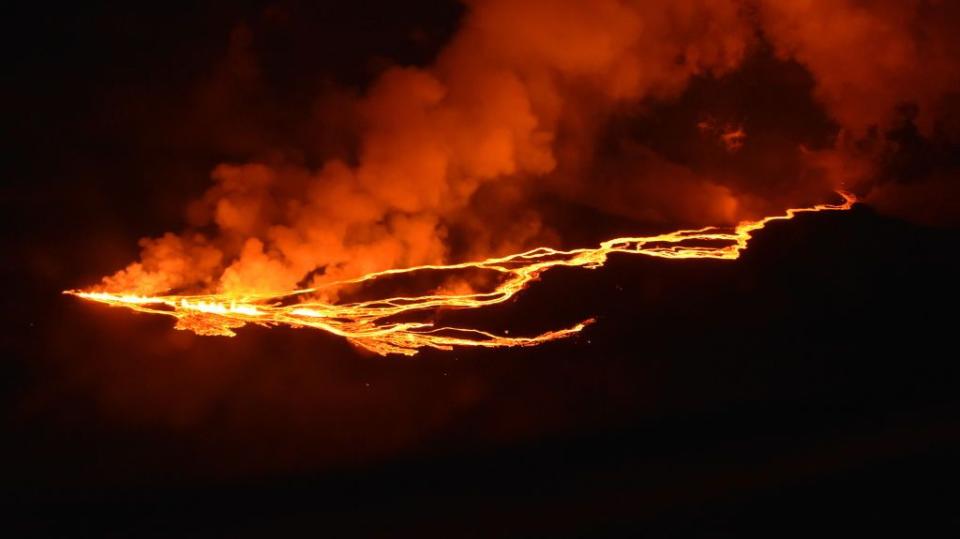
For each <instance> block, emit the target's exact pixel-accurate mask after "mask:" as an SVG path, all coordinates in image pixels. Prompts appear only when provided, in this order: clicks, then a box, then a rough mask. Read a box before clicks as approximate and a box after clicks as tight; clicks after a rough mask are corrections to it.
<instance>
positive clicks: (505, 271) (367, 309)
mask: <svg viewBox="0 0 960 539" xmlns="http://www.w3.org/2000/svg"><path fill="white" fill-rule="evenodd" d="M840 195H841V196H842V197H843V202H842V203H841V204H820V205H817V206H812V207H809V208H796V209H789V210H787V211H786V213H785V214H783V215H777V216H772V217H766V218H763V219H761V220H758V221H744V222H742V223H740V224H739V225H737V226H736V227H733V228H726V229H725V228H721V227H705V228H700V229H696V230H680V231H677V232H671V233H668V234H659V235H655V236H646V237H624V238H614V239H612V240H608V241H605V242H603V243H602V244H600V246H599V247H596V248H592V249H573V250H569V251H560V250H556V249H551V248H549V247H539V248H537V249H533V250H530V251H526V252H523V253H519V254H514V255H510V256H505V257H501V258H490V259H487V260H481V261H477V262H465V263H461V264H450V265H428V266H417V267H412V268H405V269H393V270H387V271H381V272H376V273H370V274H367V275H364V276H363V277H359V278H357V279H351V280H346V281H339V282H336V283H330V284H328V285H326V287H339V286H344V285H350V284H359V283H365V282H369V281H373V280H375V279H380V278H383V277H386V276H391V275H402V274H412V273H414V272H421V271H427V270H429V271H440V272H455V271H463V270H485V271H493V272H496V273H497V274H499V275H500V277H501V278H502V279H501V280H500V281H499V283H498V284H497V285H496V287H495V288H494V289H493V290H491V291H485V292H472V293H462V294H441V293H436V292H434V293H430V294H424V295H419V296H411V297H405V296H398V297H391V298H387V299H378V300H372V301H360V302H354V303H342V304H337V303H329V302H320V301H316V300H315V299H313V298H314V297H315V296H316V292H318V291H319V289H316V288H310V289H304V290H296V291H293V292H289V293H284V294H247V295H231V294H209V295H191V296H181V295H167V296H153V297H146V296H139V295H132V294H123V293H105V292H84V291H79V290H70V291H66V292H65V293H66V294H72V295H75V296H78V297H81V298H83V299H87V300H91V301H96V302H100V303H106V304H108V305H112V306H119V307H126V308H128V309H132V310H135V311H140V312H145V313H153V314H163V315H167V316H172V317H174V318H176V319H177V325H176V328H177V329H185V330H190V331H193V332H195V333H197V334H200V335H222V336H233V335H235V333H234V331H233V330H234V329H236V328H239V327H242V326H244V325H246V324H249V323H253V324H260V325H263V326H276V325H287V326H291V327H312V328H317V329H321V330H324V331H328V332H330V333H333V334H335V335H340V336H342V337H345V338H347V339H349V340H350V341H351V342H353V343H354V344H356V345H358V346H362V347H363V348H366V349H368V350H371V351H373V352H376V353H378V354H381V355H386V354H404V355H414V354H416V353H417V352H418V351H419V350H420V349H421V348H424V347H431V348H438V349H441V350H450V349H452V348H453V347H454V346H483V347H488V348H497V347H506V346H533V345H537V344H540V343H544V342H547V341H552V340H555V339H561V338H564V337H569V336H571V335H574V334H576V333H578V332H580V331H581V330H583V328H585V327H586V326H587V325H588V324H590V323H591V322H592V320H585V321H583V322H581V323H579V324H577V325H575V326H573V327H570V328H566V329H560V330H555V331H549V332H546V333H543V334H540V335H536V336H532V337H512V336H502V335H495V334H493V333H490V332H487V331H481V330H479V329H474V328H468V327H447V326H436V325H434V324H433V323H432V322H429V321H426V322H402V321H397V320H398V319H400V318H402V317H403V316H404V315H409V314H412V313H422V312H430V311H436V310H437V309H441V308H443V309H478V308H481V307H486V306H490V305H495V304H498V303H503V302H505V301H507V300H509V299H510V298H512V297H514V296H515V295H517V294H518V293H519V292H520V291H521V290H523V289H525V288H526V287H527V286H529V285H530V283H531V282H533V281H535V280H536V279H537V278H538V277H539V276H540V274H542V273H543V272H545V271H547V270H549V269H550V268H554V267H557V266H568V267H582V268H588V269H594V268H598V267H601V266H603V265H604V264H605V263H606V261H607V257H608V256H609V255H610V254H611V253H624V254H642V255H647V256H655V257H660V258H713V259H722V260H734V259H736V258H738V257H739V256H740V252H741V251H743V250H744V249H746V247H747V243H748V242H749V240H750V237H751V235H752V234H753V232H754V231H755V230H759V229H761V228H763V227H764V226H766V224H767V223H770V222H772V221H778V220H788V219H792V218H793V217H794V216H796V215H797V214H799V213H804V212H819V211H831V210H847V209H849V208H850V207H851V206H852V205H853V203H854V202H855V200H856V199H855V197H854V196H853V195H851V194H849V193H843V192H841V193H840Z"/></svg>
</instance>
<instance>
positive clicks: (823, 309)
mask: <svg viewBox="0 0 960 539" xmlns="http://www.w3.org/2000/svg"><path fill="white" fill-rule="evenodd" d="M307 4H308V3H305V2H304V3H297V2H288V3H275V4H271V5H263V4H262V3H256V2H243V3H238V2H231V3H227V2H199V3H198V4H197V5H193V6H189V7H183V8H182V9H178V8H174V7H170V6H166V5H165V6H163V7H156V8H133V7H119V8H118V7H106V6H96V7H91V6H82V7H81V6H76V7H70V8H65V9H60V10H56V11H52V10H50V11H47V10H41V9H40V8H36V9H29V10H28V9H24V10H21V11H20V12H16V13H12V14H9V15H8V17H7V26H8V29H7V31H6V32H5V33H6V36H5V39H6V40H7V41H8V43H7V45H6V50H7V56H8V61H7V63H6V70H5V71H6V76H7V81H8V82H7V83H6V84H5V85H4V86H5V88H4V96H5V99H4V102H5V105H6V107H5V108H6V109H8V110H7V112H6V114H5V117H6V118H7V120H6V122H5V124H6V125H7V126H8V130H7V132H8V137H9V140H10V142H12V143H13V145H12V147H10V146H9V143H8V149H7V152H6V153H7V161H8V169H7V172H6V173H5V174H4V176H5V177H6V178H7V180H6V181H4V182H2V186H0V199H2V200H3V202H4V215H5V217H6V219H5V221H6V225H5V226H4V227H3V235H4V236H3V244H4V246H5V251H6V253H7V254H6V256H5V257H4V262H5V263H4V264H3V275H4V276H5V279H4V281H5V282H6V283H7V286H6V290H5V292H4V294H3V311H2V312H3V315H2V316H3V328H4V329H3V331H2V333H0V342H2V344H3V352H4V353H3V357H2V362H0V406H2V409H0V410H2V415H0V418H2V419H0V439H2V440H3V443H2V448H0V452H2V457H3V458H2V460H0V463H2V464H0V466H2V469H0V477H2V478H3V480H2V481H0V483H2V486H0V492H2V496H3V499H2V504H3V506H4V507H5V508H6V509H7V511H5V513H6V514H7V516H5V517H3V518H4V523H3V525H2V528H5V529H9V530H13V533H12V535H9V536H10V537H32V536H38V537H47V536H50V537H88V536H89V537H101V536H102V537H210V536H214V537H217V536H224V537H286V536H294V535H296V536H299V535H301V534H303V533H312V534H317V535H319V534H325V535H327V536H334V537H340V536H357V537H394V536H400V537H405V536H420V537H424V536H426V537H432V536H444V537H491V536H492V537H608V536H609V537H627V536H629V537H635V536H653V537H687V536H694V537H701V536H702V537H718V536H720V537H724V536H730V537H738V536H741V535H743V534H744V533H757V534H764V535H766V536H784V535H788V536H789V535H805V536H809V535H810V534H827V533H829V534H834V533H846V534H855V535H856V536H861V535H866V534H868V533H875V532H880V531H887V532H890V531H894V532H898V533H904V534H909V535H911V536H917V535H923V536H926V535H930V534H932V533H934V532H936V533H935V535H951V533H950V531H951V530H952V532H953V533H956V531H958V529H960V513H958V512H957V510H956V502H957V484H958V482H957V481H958V480H960V474H958V469H957V465H956V460H957V455H958V454H960V453H958V451H960V419H958V418H960V397H958V392H957V388H958V387H960V386H958V383H960V366H958V364H957V361H956V356H957V354H956V353H955V352H954V351H953V348H954V344H955V340H956V339H955V332H956V326H957V319H956V318H957V317H956V314H955V308H956V305H957V301H958V299H960V297H958V296H960V294H958V286H957V280H956V278H957V277H956V276H957V275H958V271H960V264H958V262H957V261H956V260H955V253H956V252H960V236H958V235H957V228H956V227H955V226H952V225H951V222H954V223H955V222H956V220H955V219H953V218H941V219H936V220H934V221H935V222H929V220H917V219H905V218H903V217H902V216H903V215H910V214H911V212H909V211H904V212H888V211H878V209H877V208H875V207H873V206H871V205H870V204H859V205H857V206H855V207H854V208H853V209H852V210H851V211H849V212H830V213H820V214H808V215H803V216H801V217H799V218H797V219H796V220H794V221H791V222H786V223H777V224H773V225H770V226H768V227H767V228H766V229H764V230H762V231H760V232H759V233H757V234H756V237H755V240H754V241H753V242H751V244H750V248H749V249H748V250H747V251H746V252H745V253H744V255H743V257H742V258H741V259H740V260H738V261H735V262H729V261H710V260H689V261H667V260H661V259H652V258H646V257H625V256H615V257H613V258H612V260H611V261H610V262H609V263H608V264H607V266H605V267H604V268H602V269H598V270H592V271H590V270H582V269H570V270H565V269H560V270H556V271H552V272H550V273H548V274H546V275H545V276H544V278H543V279H542V282H540V283H539V284H538V285H537V286H536V287H534V288H531V289H530V290H529V291H527V292H525V293H524V294H522V296H521V297H520V298H519V299H518V300H516V301H511V302H508V303H506V304H504V305H500V306H497V307H496V308H492V309H488V310H484V311H483V312H481V313H467V314H462V315H459V314H458V313H452V314H450V315H449V316H453V317H456V316H464V317H467V318H468V319H469V320H473V321H478V322H479V323H481V324H484V325H486V326H488V327H496V328H503V327H509V328H512V329H514V330H516V331H519V332H525V333H533V332H537V331H542V330H545V329H553V328H555V327H563V326H567V325H569V324H571V323H572V322H576V321H579V320H582V319H584V318H589V317H594V318H596V320H597V322H596V323H595V324H594V325H592V326H591V327H590V328H588V329H587V330H586V331H584V332H583V333H582V334H580V335H578V336H576V337H574V338H572V339H569V340H564V341H559V342H553V343H548V344H546V345H543V346H540V347H535V348H525V349H510V350H455V351H452V352H440V351H424V352H422V353H421V354H419V355H417V356H416V357H414V358H398V357H392V356H391V357H385V358H384V357H379V356H374V355H372V354H370V353H366V352H363V351H360V350H358V349H357V348H356V347H354V346H352V345H350V344H349V343H348V342H346V341H344V340H343V339H340V338H337V337H335V336H332V335H327V334H324V333H321V332H316V331H309V330H303V329H301V330H296V329H289V328H275V329H266V328H259V327H251V328H245V329H244V330H242V331H240V332H239V335H238V336H237V337H235V338H232V339H228V338H214V337H201V336H196V335H193V334H190V333H187V332H181V331H174V330H173V329H172V323H171V321H170V320H169V319H167V318H163V317H150V316H146V315H138V314H133V313H130V312H127V311H122V310H119V309H110V308H107V307H104V306H101V305H94V304H89V303H85V302H81V301H79V300H78V299H76V298H71V297H67V296H63V295H62V294H61V292H62V291H63V290H66V289H73V288H78V287H84V286H89V285H91V284H94V283H96V282H98V281H99V279H100V278H101V277H103V276H104V275H108V274H110V273H112V272H114V271H116V270H117V269H119V268H122V267H123V266H124V265H126V264H128V263H129V262H130V261H132V260H135V259H136V258H137V256H138V253H139V247H138V243H137V242H138V240H139V239H140V238H142V237H155V236H158V235H160V234H163V233H164V232H165V231H169V230H180V229H181V228H182V226H183V223H184V221H185V220H189V215H188V213H189V208H188V202H189V201H190V200H194V199H197V198H200V197H202V196H203V193H204V192H205V191H206V190H207V188H208V187H209V185H210V172H211V170H213V169H214V167H216V166H217V165H218V164H219V163H223V162H250V161H263V162H270V163H273V162H278V161H284V162H291V161H292V162H295V163H297V164H298V165H299V166H304V167H313V168H315V167H318V166H319V165H320V164H321V163H322V162H323V160H324V159H325V158H327V157H328V156H330V155H348V154H350V152H351V151H353V150H352V149H353V148H355V146H356V144H357V142H356V140H355V139H353V138H351V137H355V136H356V135H355V130H353V129H351V126H352V124H353V122H354V120H353V119H352V118H350V117H347V116H348V115H345V114H338V112H342V107H341V106H340V105H339V104H341V103H343V102H347V101H349V100H350V99H353V97H355V96H357V95H361V94H363V92H364V89H365V88H367V87H369V85H370V84H371V83H373V81H375V80H376V78H377V76H378V75H379V74H380V73H382V72H383V71H384V70H386V69H387V68H388V67H389V66H392V65H426V64H429V63H431V62H432V61H433V60H434V58H435V57H436V55H437V54H438V51H439V50H441V48H442V47H443V45H444V44H445V43H447V42H448V41H449V40H450V38H451V36H452V35H453V34H454V32H455V31H456V29H457V28H458V25H459V21H460V20H461V17H462V15H463V13H464V8H463V6H461V5H460V4H458V3H455V2H426V1H419V0H418V1H414V2H403V3H399V2H365V3H329V4H330V5H329V6H322V5H321V6H313V5H307ZM401 4H402V5H401ZM248 41H249V42H250V43H252V45H249V47H246V48H245V46H242V44H243V43H246V42H248ZM237 43H240V45H238V44H237ZM238 48H239V49H242V50H246V51H252V52H248V55H252V56H249V57H252V58H255V59H256V68H255V71H256V76H255V77H254V78H255V82H254V83H252V84H249V85H245V84H240V85H238V86H237V87H236V88H235V87H234V86H230V82H229V81H231V80H234V79H235V78H236V77H240V78H243V77H244V76H245V75H244V73H246V72H247V71H248V70H249V69H250V68H249V66H248V65H247V64H245V63H244V62H247V61H248V60H249V57H248V56H243V55H240V56H237V55H236V53H235V51H236V50H238ZM231 51H234V53H232V52H231ZM232 54H233V55H232ZM765 77H769V78H771V80H773V79H775V80H777V81H779V82H778V84H781V85H782V88H781V91H779V92H778V93H776V95H777V96H779V98H782V101H778V102H774V101H773V100H772V98H762V97H756V98H754V97H753V96H754V95H755V94H754V93H752V92H758V90H757V82H756V81H757V80H766V79H765ZM225 81H227V82H225ZM812 84H813V82H812V79H811V76H810V75H809V74H806V73H805V72H804V70H803V69H802V68H800V67H799V66H798V64H796V63H793V62H786V61H780V60H777V59H775V58H774V55H773V54H772V53H771V52H770V51H769V50H765V51H764V50H761V52H760V53H759V57H758V58H756V59H753V60H751V61H750V62H748V63H747V65H746V66H745V67H744V69H743V71H742V74H741V75H735V76H732V77H730V78H726V79H723V80H721V81H719V82H717V81H714V80H710V79H709V77H703V78H701V79H695V80H694V81H692V82H691V83H690V87H689V91H688V92H686V93H684V94H682V95H681V96H680V97H678V98H677V99H675V100H674V101H672V102H671V103H672V104H669V105H667V106H665V107H663V108H662V109H659V112H657V113H656V114H654V115H653V116H644V114H643V113H641V112H639V109H644V107H646V106H647V105H643V106H642V107H639V109H630V110H626V111H625V114H623V115H622V116H621V119H619V120H618V121H617V122H614V123H613V124H612V125H611V126H608V131H607V135H606V138H604V137H600V138H599V140H600V142H599V143H598V145H599V146H600V149H599V150H598V152H597V153H598V155H601V156H602V155H610V156H611V157H610V158H609V159H608V161H607V163H608V164H606V165H603V166H601V167H599V169H600V170H606V171H608V172H611V176H616V173H615V171H613V169H615V168H616V166H617V165H619V164H623V163H632V164H631V166H642V163H641V164H640V165H637V164H636V163H635V161H636V160H637V159H639V158H638V157H637V155H642V154H640V153H636V154H633V153H629V152H630V150H625V149H624V148H627V147H630V144H626V143H624V144H620V143H616V144H615V143H612V142H610V140H611V139H612V138H617V139H618V140H619V139H624V138H629V139H630V140H632V141H634V143H637V144H644V145H646V146H647V147H650V148H653V149H654V150H655V151H656V152H657V154H658V155H661V156H667V158H669V159H670V160H673V161H684V162H693V163H695V165H694V169H695V170H698V171H702V170H713V169H714V168H716V169H717V170H719V169H723V170H729V171H732V172H730V173H731V174H739V175H741V176H744V177H746V176H749V175H750V174H752V173H754V172H757V171H761V172H762V171H765V170H768V169H769V167H774V165H771V164H769V163H767V162H765V161H763V160H761V159H759V158H756V159H755V158H754V157H753V156H754V154H751V153H749V152H752V151H754V150H744V151H745V152H746V153H745V154H744V155H745V157H743V159H744V160H746V161H744V163H741V164H732V165H731V164H729V163H728V162H727V161H726V160H728V159H732V158H728V157H725V154H724V153H723V151H721V150H717V149H715V148H714V149H710V148H711V147H708V146H709V145H708V143H707V142H703V141H701V142H700V144H701V146H695V145H694V146H690V145H687V144H685V143H684V141H683V137H685V136H686V135H685V133H686V132H684V131H682V129H681V128H679V127H677V126H678V125H686V124H684V122H687V123H688V124H690V125H692V122H693V120H695V119H697V116H696V114H695V113H694V112H691V111H694V110H701V109H703V108H709V109H710V110H714V111H716V110H720V111H722V112H723V114H727V115H728V116H730V117H737V118H747V121H749V122H751V124H750V127H751V128H753V129H755V131H756V132H757V133H758V136H757V140H758V141H760V144H761V146H762V148H763V151H768V150H770V149H771V148H779V147H780V145H781V144H782V145H786V143H785V142H782V141H783V140H789V142H790V144H794V143H803V144H805V145H807V146H809V147H811V148H814V149H816V148H820V147H825V145H826V144H827V139H828V138H829V136H828V134H829V133H830V132H832V130H835V128H836V125H835V123H834V122H833V120H831V119H830V118H829V117H828V116H827V114H826V113H824V112H823V110H822V109H821V108H819V107H818V106H817V105H816V104H815V103H814V100H813V98H811V97H810V96H809V95H808V94H810V93H811V90H810V88H811V86H812ZM226 87H229V88H232V89H230V90H224V88H226ZM955 95H956V94H955ZM718 96H719V97H718ZM953 99H954V101H953V102H955V101H956V98H955V97H954V98H953ZM784 102H785V103H787V104H788V106H787V107H786V108H784V106H783V103H784ZM747 108H750V110H753V111H754V112H753V113H752V114H753V115H752V116H747V115H744V114H740V113H741V112H742V111H743V110H746V109H747ZM781 112H782V114H781ZM738 114H739V115H738ZM688 120H690V121H689V122H688ZM784 125H786V126H787V127H783V126H784ZM340 132H342V133H344V135H343V136H342V137H341V136H338V135H337V133H340ZM660 133H664V134H665V135H663V136H661V135H660ZM892 136H893V139H891V140H896V141H898V142H900V145H899V146H898V147H899V148H900V150H898V153H895V154H893V157H892V158H891V159H890V160H888V161H886V162H885V167H886V168H885V169H884V170H885V171H887V172H888V173H889V174H890V175H891V177H893V176H896V178H894V179H893V180H890V181H892V182H898V181H901V180H900V179H901V178H911V179H910V180H909V181H906V180H904V184H906V185H909V184H910V181H920V180H916V178H921V179H922V178H923V177H925V176H926V175H929V174H931V172H930V170H931V169H935V170H936V171H938V172H937V173H938V174H940V173H942V174H945V175H949V174H952V172H949V171H951V170H953V168H952V167H953V166H954V165H955V164H956V163H957V162H958V161H957V157H956V156H957V154H956V153H954V150H955V149H956V147H955V146H951V144H952V143H939V142H936V140H935V141H934V142H933V143H928V142H929V140H928V139H924V138H922V137H921V136H920V135H918V134H917V132H916V130H914V129H913V128H912V126H911V125H904V126H901V127H900V131H898V132H896V133H894V135H892ZM938 136H939V135H938ZM896 137H900V138H899V139H897V138H896ZM930 140H933V139H930ZM749 141H750V139H748V144H750V142H749ZM911 142H912V143H914V144H913V145H912V146H911ZM757 151H760V150H757ZM770 151H772V150H770ZM628 153H629V155H627V154H628ZM641 161H642V159H641ZM731 162H732V161H731ZM738 163H739V162H738ZM698 167H699V168H698ZM712 167H713V168H712ZM723 167H727V168H723ZM944 171H947V172H944ZM787 189H788V187H786V186H785V184H784V185H773V186H766V187H763V188H762V189H759V188H758V189H757V190H756V192H757V193H767V192H781V191H783V190H787ZM611 192H616V191H611ZM784 192H785V191H784ZM571 193H573V194H571ZM576 193H577V191H576V189H573V190H572V191H564V190H563V189H560V190H558V191H556V192H537V193H535V194H534V195H531V196H530V198H529V200H530V201H531V202H530V204H531V205H534V206H535V207H536V208H537V210H538V211H539V212H540V213H541V214H542V215H544V216H545V219H546V220H547V221H550V220H551V219H552V222H551V224H552V225H553V226H554V230H555V231H556V232H557V234H558V236H557V237H561V238H563V241H565V242H567V243H568V244H577V243H580V244H591V243H596V242H597V241H598V240H602V239H605V238H606V237H608V235H609V234H611V233H630V232H631V231H632V230H634V227H639V229H640V230H654V229H662V228H663V227H664V226H666V225H665V222H664V221H662V220H661V221H657V220H652V219H647V218H644V217H638V216H637V215H634V214H631V213H630V212H629V211H626V210H624V209H623V208H619V209H618V208H617V207H616V206H615V205H613V206H611V205H610V204H608V203H607V202H606V201H601V202H598V201H593V200H587V199H583V198H578V197H579V195H577V194H576ZM914 209H916V208H914ZM921 209H922V208H921ZM937 211H940V212H949V211H950V209H949V206H947V209H946V210H944V209H943V208H940V209H938V210H937ZM914 213H916V212H914ZM490 215H494V216H496V214H494V213H491V214H490ZM644 215H647V214H644ZM671 215H673V214H671ZM676 215H678V216H679V217H677V224H679V225H686V224H688V220H687V219H688V215H689V214H686V213H682V212H680V213H676ZM944 215H945V214H944Z"/></svg>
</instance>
